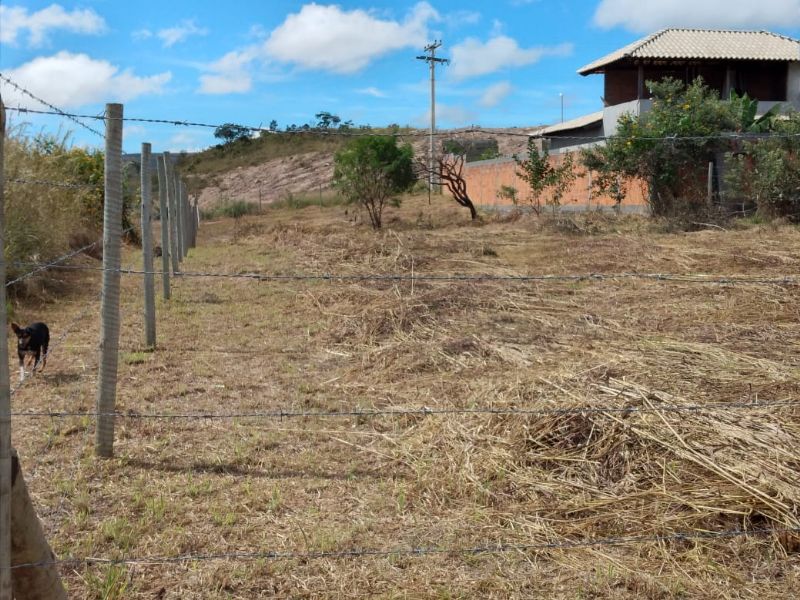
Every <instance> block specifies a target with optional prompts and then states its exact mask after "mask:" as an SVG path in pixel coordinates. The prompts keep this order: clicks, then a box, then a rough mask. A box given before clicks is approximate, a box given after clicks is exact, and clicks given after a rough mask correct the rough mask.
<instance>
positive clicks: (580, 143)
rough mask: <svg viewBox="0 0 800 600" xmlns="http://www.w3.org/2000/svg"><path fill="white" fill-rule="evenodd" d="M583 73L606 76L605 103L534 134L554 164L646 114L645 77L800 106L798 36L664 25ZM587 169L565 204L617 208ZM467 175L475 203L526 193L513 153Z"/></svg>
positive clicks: (635, 197) (639, 197)
mask: <svg viewBox="0 0 800 600" xmlns="http://www.w3.org/2000/svg"><path fill="white" fill-rule="evenodd" d="M578 73H579V74H580V75H583V76H589V75H595V74H601V75H603V77H604V83H603V96H602V108H601V109H600V110H598V111H596V112H593V113H591V114H588V115H584V116H581V117H578V118H576V119H571V120H569V121H565V122H563V123H557V124H555V125H551V126H549V127H544V128H538V129H536V130H534V131H530V132H529V134H530V136H531V137H532V138H534V139H540V140H541V141H542V143H547V146H548V149H549V151H550V160H552V161H554V162H559V161H561V160H563V157H564V155H565V154H566V153H568V152H572V151H577V150H579V149H581V148H583V147H586V146H588V145H593V144H598V143H602V141H603V138H604V137H607V136H611V135H614V134H615V133H616V131H617V122H618V121H619V118H620V116H622V115H623V114H626V113H630V114H633V115H641V114H643V113H645V112H646V111H648V110H649V109H650V106H651V100H650V96H651V94H650V91H649V90H648V88H647V82H648V81H660V80H663V79H665V78H667V77H670V78H673V79H678V80H679V81H683V82H685V83H687V84H688V83H691V82H693V81H694V80H695V79H697V77H702V78H703V81H704V82H705V84H706V85H708V86H709V87H711V88H712V89H715V90H717V91H718V92H719V94H720V97H722V98H728V97H729V96H730V93H731V92H732V91H735V92H737V93H738V94H740V95H741V94H745V93H746V94H747V95H748V96H749V97H751V98H754V99H756V100H758V113H759V114H763V113H765V112H766V111H767V110H769V109H770V108H771V107H773V106H774V105H775V104H780V105H781V106H782V107H783V108H784V109H786V110H788V109H792V108H793V109H796V110H800V41H798V40H795V39H792V38H789V37H786V36H782V35H778V34H775V33H770V32H768V31H732V30H712V29H663V30H661V31H658V32H656V33H653V34H652V35H649V36H647V37H644V38H642V39H640V40H637V41H636V42H633V43H632V44H629V45H627V46H625V47H623V48H620V49H619V50H616V51H614V52H612V53H610V54H608V55H606V56H603V57H602V58H599V59H597V60H595V61H593V62H591V63H589V64H588V65H586V66H584V67H582V68H581V69H578ZM584 171H585V170H580V169H579V170H578V171H577V173H578V176H577V178H576V180H575V182H574V183H573V184H572V185H571V186H570V188H569V189H568V190H567V192H566V193H565V194H564V197H563V199H562V208H565V209H567V210H569V209H570V208H574V209H582V210H585V209H587V208H590V209H593V208H597V207H603V206H610V205H613V204H614V200H613V199H612V198H606V197H603V196H596V195H594V194H593V190H592V182H591V174H590V173H586V172H584ZM466 175H467V185H468V187H469V189H470V195H471V197H472V199H473V202H475V204H478V205H482V206H502V205H503V204H509V203H510V202H509V201H508V200H507V199H504V198H503V197H502V196H503V194H500V193H499V190H501V189H502V188H510V187H513V188H514V189H515V190H517V192H518V195H519V196H520V197H525V195H526V193H527V191H526V188H525V185H524V182H522V181H520V179H519V177H518V176H517V175H516V167H515V163H514V161H513V159H512V158H505V159H496V160H493V161H480V162H475V163H469V164H468V169H467V171H466ZM646 195H647V191H646V186H644V185H643V184H641V185H633V186H628V197H627V198H626V200H625V202H624V205H623V209H625V208H628V209H632V210H636V211H639V210H640V209H643V207H644V205H646V203H647V202H646Z"/></svg>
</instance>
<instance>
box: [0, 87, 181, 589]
mask: <svg viewBox="0 0 800 600" xmlns="http://www.w3.org/2000/svg"><path fill="white" fill-rule="evenodd" d="M0 80H2V81H3V82H5V83H7V84H9V85H11V86H12V87H14V88H15V89H17V90H18V91H20V92H22V93H25V94H27V95H28V96H30V97H31V98H33V99H35V100H37V101H39V102H41V103H43V104H45V105H46V106H48V107H49V108H51V109H53V111H52V112H53V114H56V115H58V116H61V117H63V118H68V119H70V120H71V121H73V122H75V123H77V124H78V125H81V126H82V127H84V128H85V129H87V130H88V131H91V132H92V133H95V134H97V135H99V136H100V137H103V138H104V139H105V140H106V150H105V154H104V156H105V169H104V171H105V182H104V184H103V185H102V186H101V185H98V184H91V183H82V182H65V181H53V180H46V179H41V178H25V177H14V178H10V179H9V180H7V181H6V180H5V178H4V176H3V175H4V173H3V172H2V171H0V205H2V204H3V196H2V193H3V191H4V189H5V184H6V183H8V184H10V185H11V186H19V185H26V186H45V187H50V188H54V189H73V190H86V189H103V190H104V195H105V201H104V211H105V215H104V226H103V237H102V239H98V240H95V241H92V242H90V243H88V244H84V245H82V246H80V247H78V248H75V249H73V250H70V251H69V252H66V253H64V254H62V255H60V256H57V257H55V258H52V259H49V260H46V261H41V262H39V264H36V265H30V266H31V267H32V268H30V269H29V270H27V271H25V272H23V273H22V274H20V275H18V276H16V277H14V278H12V279H10V280H8V281H5V285H4V286H3V287H2V294H3V297H2V298H0V300H2V302H0V303H1V304H2V310H3V317H2V320H3V321H5V320H6V318H7V317H6V314H5V309H6V303H5V299H4V298H5V291H6V289H8V288H11V287H13V286H15V285H18V284H20V283H21V282H23V281H25V280H26V279H29V278H31V277H34V276H36V275H39V274H42V273H44V272H47V271H50V270H52V269H53V268H55V267H56V266H57V265H62V266H64V263H66V262H68V261H70V260H71V259H74V258H76V257H78V256H80V255H82V254H85V253H88V252H90V251H92V250H94V249H95V248H96V247H98V246H100V244H102V251H103V269H102V271H101V275H102V276H103V279H104V282H103V286H102V287H103V289H102V291H101V293H100V298H99V299H100V301H101V310H100V313H101V319H102V322H101V343H100V366H101V368H100V373H99V377H98V398H97V406H98V410H97V413H98V416H97V417H95V422H96V427H95V430H96V434H97V436H96V437H97V440H96V444H95V453H96V454H98V455H100V456H102V455H104V454H105V455H110V453H109V452H108V448H109V447H110V445H109V444H108V441H109V440H110V441H111V442H112V443H113V423H114V419H113V418H110V419H109V418H107V417H105V416H104V415H103V410H107V409H111V410H112V411H113V410H114V399H115V391H116V375H117V374H116V364H117V361H118V338H119V316H120V303H119V292H118V290H119V277H120V272H121V271H123V270H124V269H122V268H121V265H120V264H119V257H120V253H119V249H120V247H121V236H122V235H123V234H126V233H129V232H130V231H132V228H129V229H127V230H125V231H124V232H123V231H122V227H121V222H122V221H121V218H122V210H121V208H122V181H121V175H122V169H121V166H122V164H121V163H122V143H121V141H122V121H121V120H119V119H113V118H110V117H112V116H113V115H114V114H115V113H116V114H118V115H121V114H122V107H121V105H107V107H106V114H105V115H104V116H103V117H101V118H104V119H105V120H106V135H103V134H101V133H100V132H99V131H97V130H96V129H93V128H91V127H89V126H87V125H86V124H85V123H83V122H82V121H81V120H80V119H78V118H76V117H74V116H72V115H69V114H68V113H66V112H65V111H62V110H60V109H58V108H57V107H55V106H54V105H52V104H49V103H47V102H46V101H44V100H42V99H41V98H39V97H37V96H36V95H34V94H32V93H30V92H28V91H27V90H25V89H24V88H22V87H21V86H18V85H17V84H15V83H14V82H13V81H11V80H10V79H8V78H7V77H5V76H3V75H2V74H0ZM0 113H2V127H0V137H2V138H3V139H5V108H4V106H3V104H2V101H0ZM143 150H149V144H148V145H146V146H145V145H143ZM3 159H4V153H3V151H2V146H0V162H4V160H3ZM149 166H150V165H149V157H148V156H146V155H145V156H144V160H143V163H142V184H141V191H142V200H143V205H142V206H143V210H142V223H141V227H142V234H143V252H144V253H149V254H150V255H149V256H145V257H144V260H143V269H144V270H145V271H152V269H153V266H152V254H153V245H152V242H151V239H152V238H151V228H152V222H151V217H150V211H149V208H150V207H149V204H147V205H146V206H145V204H146V203H149V202H151V198H150V193H149V192H150V186H151V185H152V178H151V176H150V171H149ZM171 175H172V177H171V178H170V179H169V180H168V181H167V182H161V186H162V187H163V186H164V184H165V183H167V184H168V185H167V187H168V190H167V193H168V194H169V195H170V196H172V195H173V194H174V191H173V192H170V191H169V190H182V189H183V186H182V183H181V182H180V180H179V175H178V173H177V172H173V173H172V174H171ZM172 208H173V209H172V211H169V210H167V211H165V210H162V211H160V218H161V219H162V220H165V221H170V222H174V223H175V230H176V231H180V232H181V233H184V231H185V232H186V234H187V238H186V239H187V245H184V246H183V247H182V254H181V256H179V257H178V259H179V261H182V260H183V259H184V258H185V257H186V256H187V255H188V248H189V246H188V242H189V241H190V240H191V241H192V243H193V240H194V234H195V233H196V226H195V227H193V229H194V231H192V234H191V236H190V235H189V232H190V231H191V230H192V223H191V222H190V216H193V215H194V213H196V212H197V207H196V205H195V206H194V207H191V206H190V205H189V202H188V197H187V196H186V195H185V194H184V195H183V196H182V197H179V196H175V197H174V204H173V207H172ZM1 214H2V213H0V215H1ZM195 225H196V224H195ZM1 242H2V239H0V247H2V243H1ZM168 248H169V246H168V245H166V244H165V247H164V249H163V250H162V252H168V251H169V250H168ZM2 264H3V269H2V270H1V271H0V275H2V278H3V279H4V280H5V279H6V277H5V266H6V264H7V263H6V260H5V258H4V257H3V258H2ZM16 266H17V267H22V266H24V265H21V264H17V265H16ZM132 268H133V266H132V265H131V266H130V267H128V269H132ZM176 274H178V273H177V272H173V273H172V275H173V276H175V275H176ZM168 278H169V273H165V274H164V281H168ZM115 279H116V281H114V280H115ZM115 286H116V290H115V289H114V288H115ZM153 287H154V285H153V278H152V276H145V289H144V298H145V302H144V303H143V304H144V305H145V306H146V310H145V313H146V314H145V319H144V322H145V339H146V343H147V345H148V346H149V347H154V346H155V343H156V340H155V303H154V290H153ZM96 310H97V309H96V307H95V306H94V304H93V303H87V304H86V306H85V307H84V308H83V309H81V310H79V311H78V313H77V314H76V316H75V317H74V318H73V319H72V320H71V321H70V322H69V323H68V324H67V325H66V326H64V327H63V328H62V329H61V331H60V333H59V335H58V337H57V338H56V339H55V340H53V342H52V343H51V344H50V345H49V347H48V348H47V351H46V352H45V355H44V356H43V357H42V363H43V362H44V361H45V360H46V359H47V357H48V356H49V355H51V354H52V353H53V352H57V351H58V350H59V349H60V347H61V346H62V345H63V344H64V342H65V341H66V340H67V338H68V337H69V336H70V334H72V333H73V332H74V330H75V328H76V327H77V326H78V325H79V324H80V323H82V322H83V321H84V320H85V319H86V318H87V316H88V315H89V314H91V313H93V312H96ZM6 334H7V331H6V329H5V327H4V328H3V336H6ZM5 341H6V337H3V338H2V340H0V342H2V344H0V345H2V347H3V349H4V351H5V349H6V347H7V346H6V342H5ZM0 358H2V363H3V370H2V372H0V446H1V447H0V469H2V470H3V473H2V480H3V482H4V484H3V485H6V484H7V485H8V486H9V489H8V490H0V491H2V494H0V521H2V522H0V529H2V531H1V532H0V598H3V599H4V600H5V598H10V597H11V595H10V594H11V591H10V590H11V580H12V577H11V565H12V564H13V565H14V568H19V564H24V563H25V562H30V559H31V558H33V559H34V562H35V561H37V560H39V559H40V558H41V557H43V556H48V555H51V553H50V549H49V545H48V544H47V541H46V540H45V538H44V535H43V529H42V527H41V524H40V523H39V521H38V517H36V514H35V511H34V510H33V508H32V504H31V502H30V497H29V496H28V493H27V487H26V486H25V483H24V479H23V477H22V473H21V468H20V466H19V460H18V459H17V458H16V453H15V451H13V456H12V449H11V420H10V419H11V409H10V401H11V399H12V397H15V396H16V395H17V393H18V392H19V391H20V390H21V388H22V387H23V385H24V384H25V383H26V382H27V381H31V380H32V379H33V378H32V377H31V378H24V376H22V375H24V372H23V374H21V377H20V380H19V381H18V382H17V383H16V385H14V386H13V388H12V387H11V385H10V378H9V374H8V357H7V355H6V354H3V355H2V356H0ZM36 366H37V364H36V363H34V369H35V368H36ZM39 366H41V364H40V365H39ZM106 366H109V367H111V368H108V369H106V371H105V373H104V370H103V367H106ZM109 392H111V393H110V399H111V401H110V403H109V402H108V396H109ZM79 456H80V454H79ZM76 460H78V459H76ZM12 481H14V482H15V483H14V485H13V486H12V484H11V482H12ZM12 492H13V495H12ZM62 501H63V498H62ZM12 512H13V514H14V515H15V521H14V526H15V527H17V528H21V529H22V530H21V531H15V532H14V534H13V536H12V531H11V519H10V515H11V514H12ZM18 522H19V523H18ZM12 539H13V540H14V544H13V545H12V542H11V540H12ZM30 579H31V580H32V581H33V582H34V583H33V585H32V587H31V589H30V590H28V591H26V592H21V591H19V590H17V595H16V597H17V598H18V600H25V599H26V598H28V597H30V598H38V597H49V598H66V594H65V591H64V588H63V585H62V584H61V583H60V580H59V578H58V574H57V572H56V571H54V570H53V569H52V568H47V566H45V565H42V568H40V569H37V573H36V574H35V575H34V576H33V577H32V578H30ZM45 590H46V591H45ZM27 593H30V594H31V595H30V596H27V595H25V594H27Z"/></svg>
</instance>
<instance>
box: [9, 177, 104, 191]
mask: <svg viewBox="0 0 800 600" xmlns="http://www.w3.org/2000/svg"><path fill="white" fill-rule="evenodd" d="M5 181H6V183H18V184H22V185H41V186H47V187H57V188H65V189H76V190H77V189H103V184H102V183H60V182H58V181H47V180H45V179H6V180H5Z"/></svg>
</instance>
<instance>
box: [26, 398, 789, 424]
mask: <svg viewBox="0 0 800 600" xmlns="http://www.w3.org/2000/svg"><path fill="white" fill-rule="evenodd" d="M798 407H800V400H776V401H763V402H762V401H754V402H714V403H708V404H684V405H681V404H666V405H661V406H576V407H570V408H496V407H475V408H429V407H427V406H424V407H421V408H387V409H361V408H351V409H346V410H339V411H336V410H333V411H307V410H291V409H289V410H283V409H281V410H272V411H245V412H231V413H201V412H194V413H193V412H188V413H137V412H133V411H128V412H110V413H104V412H90V411H20V412H12V413H11V416H12V417H16V418H22V417H29V418H67V417H116V418H119V419H129V420H149V419H154V420H209V421H210V420H235V419H264V420H275V421H283V420H289V419H325V418H339V419H347V418H355V419H375V418H379V417H436V416H453V415H489V416H513V415H516V416H524V417H550V416H568V415H602V414H623V415H627V414H646V413H716V412H727V411H729V410H763V409H768V408H798Z"/></svg>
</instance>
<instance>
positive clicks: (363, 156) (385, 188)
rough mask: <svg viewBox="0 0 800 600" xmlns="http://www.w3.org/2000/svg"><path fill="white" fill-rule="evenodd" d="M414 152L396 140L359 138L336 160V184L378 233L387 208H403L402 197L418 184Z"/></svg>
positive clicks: (387, 137)
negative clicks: (400, 195) (363, 212)
mask: <svg viewBox="0 0 800 600" xmlns="http://www.w3.org/2000/svg"><path fill="white" fill-rule="evenodd" d="M413 156H414V152H413V150H412V148H411V146H409V145H408V144H404V145H402V146H398V145H397V139H396V138H394V137H393V136H379V135H375V136H365V137H359V138H355V139H353V140H352V141H350V143H348V144H347V146H345V147H344V148H343V149H342V150H340V151H339V152H337V153H336V155H335V157H334V173H333V179H334V184H335V185H336V187H337V188H338V189H339V191H340V192H341V193H342V195H343V196H344V197H345V199H346V200H347V201H348V202H351V203H356V204H360V205H361V206H362V207H363V208H364V209H365V210H366V211H367V214H368V215H369V218H370V222H371V223H372V226H373V227H374V228H375V229H380V227H381V224H382V215H383V209H384V207H385V206H386V205H387V204H389V203H392V204H394V205H395V206H399V204H400V199H399V198H398V197H397V195H398V194H400V193H402V192H404V191H406V190H408V189H409V188H410V187H411V186H412V185H413V184H414V182H415V181H416V177H415V175H414V169H413Z"/></svg>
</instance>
